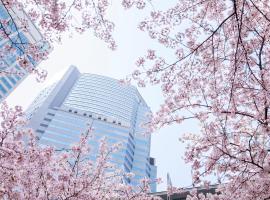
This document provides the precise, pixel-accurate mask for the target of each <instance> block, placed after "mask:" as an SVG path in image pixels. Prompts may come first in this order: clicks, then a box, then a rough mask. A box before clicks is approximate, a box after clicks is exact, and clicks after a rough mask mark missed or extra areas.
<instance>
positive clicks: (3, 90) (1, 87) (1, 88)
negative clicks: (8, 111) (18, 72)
mask: <svg viewBox="0 0 270 200" xmlns="http://www.w3.org/2000/svg"><path fill="white" fill-rule="evenodd" d="M0 91H2V92H3V93H4V94H6V93H7V90H6V89H5V88H4V87H3V85H2V84H0Z"/></svg>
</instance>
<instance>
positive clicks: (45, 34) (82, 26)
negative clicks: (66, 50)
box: [0, 0, 145, 80]
mask: <svg viewBox="0 0 270 200" xmlns="http://www.w3.org/2000/svg"><path fill="white" fill-rule="evenodd" d="M112 3H121V4H122V5H123V7H124V8H131V7H133V6H136V7H137V8H138V9H142V8H144V7H145V2H144V1H143V0H123V1H120V2H118V1H108V0H84V1H82V0H1V1H0V7H1V10H0V11H1V16H0V37H1V40H2V41H6V40H7V42H5V43H4V44H2V46H1V50H0V56H1V58H5V57H7V55H10V56H11V57H15V58H16V60H17V62H18V64H19V66H20V67H21V68H23V69H25V70H26V71H27V72H30V73H34V74H36V75H37V78H38V79H40V80H44V79H45V78H46V75H47V74H46V72H45V71H42V70H38V69H36V65H37V64H38V63H39V62H41V61H42V60H44V59H46V58H47V56H48V54H49V52H50V50H51V49H52V46H53V44H54V42H61V40H62V37H63V35H65V34H67V33H68V34H69V35H73V34H74V33H84V32H86V31H87V30H90V31H91V32H92V33H93V35H95V36H96V37H97V38H99V39H101V40H103V41H104V42H105V43H106V44H107V45H108V47H109V48H110V49H112V50H114V49H116V46H117V45H116V42H115V40H114V39H113V30H114V27H115V24H114V22H113V21H111V19H110V18H111V16H110V8H111V6H112ZM33 26H37V28H38V30H39V31H40V33H41V35H42V36H41V37H42V38H39V39H38V40H37V41H25V40H24V38H23V36H22V35H21V34H20V33H27V32H31V30H32V29H33ZM34 28H35V27H34ZM33 61H34V63H33ZM0 67H1V73H2V74H14V73H16V74H21V73H23V72H22V71H20V70H17V69H15V68H10V67H9V65H8V64H7V63H6V62H5V61H3V60H2V61H1V63H0Z"/></svg>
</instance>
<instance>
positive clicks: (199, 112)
mask: <svg viewBox="0 0 270 200" xmlns="http://www.w3.org/2000/svg"><path fill="white" fill-rule="evenodd" d="M269 6H270V1H268V0H225V1H219V0H194V1H190V0H181V1H177V2H176V4H175V5H174V6H173V7H170V8H169V9H167V10H163V11H153V12H152V13H151V14H150V16H149V17H148V18H147V19H145V20H144V21H142V22H141V23H140V24H139V28H140V29H141V30H142V31H144V32H146V33H147V34H148V35H149V36H150V38H152V39H154V40H156V41H158V42H159V43H161V44H162V45H164V47H166V48H170V49H172V50H173V51H174V53H175V55H174V58H175V60H174V62H171V61H168V59H167V56H166V55H158V52H157V51H155V50H148V52H147V53H146V55H145V56H143V57H141V58H139V59H138V61H137V62H136V64H137V67H138V68H137V70H135V71H134V73H133V78H134V79H135V80H137V81H138V84H139V85H140V86H145V85H146V84H154V85H155V84H160V85H161V88H162V91H163V94H164V96H165V98H166V100H165V102H164V104H163V105H161V108H160V110H159V111H158V112H157V113H156V114H155V116H154V119H153V122H152V128H153V129H156V128H159V127H162V126H164V125H169V124H171V123H175V122H176V123H181V122H182V121H183V120H186V119H196V120H198V121H199V123H200V126H201V132H200V134H188V135H186V136H185V137H184V139H186V140H188V141H190V145H189V146H188V149H187V152H186V156H185V157H186V161H187V162H189V163H191V164H192V169H193V172H194V173H193V180H194V183H195V184H196V183H200V182H201V178H202V177H204V176H207V175H209V174H215V175H216V176H217V178H218V181H219V183H220V187H219V189H218V191H219V192H220V193H219V195H216V196H215V197H213V196H212V197H209V198H210V199H269V198H270V188H269V186H270V182H269V177H270V174H269V172H270V171H269V162H270V157H269V156H270V155H269V136H270V132H269V130H270V129H269V128H270V127H269V114H270V113H269V103H270V102H269V99H270V98H269V94H270V93H269V86H270V65H269V53H270V52H269V51H270V43H269V42H270V41H269V39H270V35H269V25H270V14H269V8H270V7H269ZM195 196H196V195H195ZM196 198H197V197H194V199H196ZM203 199H204V198H203Z"/></svg>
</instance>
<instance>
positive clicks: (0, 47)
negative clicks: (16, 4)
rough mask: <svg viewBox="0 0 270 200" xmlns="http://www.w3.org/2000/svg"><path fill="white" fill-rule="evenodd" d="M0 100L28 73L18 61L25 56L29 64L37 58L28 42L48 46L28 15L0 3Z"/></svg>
mask: <svg viewBox="0 0 270 200" xmlns="http://www.w3.org/2000/svg"><path fill="white" fill-rule="evenodd" d="M0 23H1V24H0V72H1V73H0V102H1V101H3V99H5V98H6V97H7V96H8V95H9V94H10V93H11V92H12V91H13V90H14V89H15V87H17V86H18V85H19V84H20V82H21V81H22V80H23V79H24V78H26V77H27V75H28V74H29V72H28V71H27V70H26V69H24V68H23V67H22V66H21V65H20V63H19V62H18V58H19V57H23V58H24V59H26V60H27V61H28V62H29V63H31V65H32V66H33V67H36V66H37V65H38V61H37V60H36V59H35V58H33V57H32V56H31V55H30V54H29V53H28V52H27V49H29V48H28V47H29V45H31V44H35V45H38V46H40V51H45V50H46V51H49V49H50V47H49V44H48V43H47V42H44V39H43V37H42V35H41V34H40V32H39V31H38V29H37V28H36V27H35V25H34V24H33V23H32V21H31V20H30V18H29V17H28V16H27V15H26V13H25V12H24V11H23V10H21V9H16V8H10V7H9V6H7V5H4V4H3V2H0Z"/></svg>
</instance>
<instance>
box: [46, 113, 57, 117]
mask: <svg viewBox="0 0 270 200" xmlns="http://www.w3.org/2000/svg"><path fill="white" fill-rule="evenodd" d="M47 114H48V115H50V116H55V114H53V113H47Z"/></svg>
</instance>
